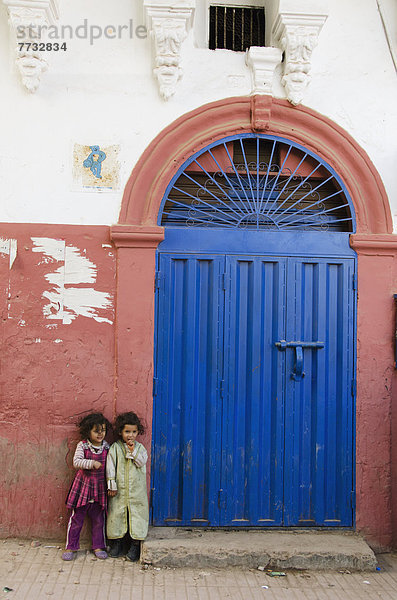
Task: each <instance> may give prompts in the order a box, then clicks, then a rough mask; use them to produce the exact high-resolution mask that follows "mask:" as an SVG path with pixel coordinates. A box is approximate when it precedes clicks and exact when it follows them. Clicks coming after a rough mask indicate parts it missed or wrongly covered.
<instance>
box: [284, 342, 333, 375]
mask: <svg viewBox="0 0 397 600" xmlns="http://www.w3.org/2000/svg"><path fill="white" fill-rule="evenodd" d="M275 345H276V346H277V348H278V349H279V350H285V349H286V348H294V349H295V365H294V370H293V371H292V373H291V378H292V379H295V381H301V380H302V379H303V377H304V376H305V373H304V372H303V348H311V349H312V350H319V349H320V348H324V342H287V341H286V340H280V341H279V342H275Z"/></svg>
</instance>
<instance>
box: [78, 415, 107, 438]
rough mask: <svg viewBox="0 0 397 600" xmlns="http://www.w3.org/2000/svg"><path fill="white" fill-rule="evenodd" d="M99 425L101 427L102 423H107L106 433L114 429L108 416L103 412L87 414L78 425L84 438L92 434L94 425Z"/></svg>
mask: <svg viewBox="0 0 397 600" xmlns="http://www.w3.org/2000/svg"><path fill="white" fill-rule="evenodd" d="M95 425H97V426H98V427H100V426H101V425H105V427H106V433H108V432H109V430H111V429H112V425H111V423H110V422H109V421H108V420H107V418H106V417H104V416H103V414H102V413H90V414H89V415H86V416H85V417H83V418H82V419H80V421H79V422H78V423H77V427H78V428H79V431H80V435H81V438H82V439H86V438H88V437H89V436H90V431H91V429H92V428H93V427H95Z"/></svg>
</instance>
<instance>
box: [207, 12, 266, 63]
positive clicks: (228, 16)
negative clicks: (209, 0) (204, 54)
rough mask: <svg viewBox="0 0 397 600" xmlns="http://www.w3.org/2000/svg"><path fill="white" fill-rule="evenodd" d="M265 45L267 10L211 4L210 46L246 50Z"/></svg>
mask: <svg viewBox="0 0 397 600" xmlns="http://www.w3.org/2000/svg"><path fill="white" fill-rule="evenodd" d="M264 45H265V11H264V9H263V8H249V7H242V6H239V7H237V6H210V31H209V48H210V50H215V49H216V48H224V49H226V50H234V51H235V52H245V50H246V49H247V48H250V46H264Z"/></svg>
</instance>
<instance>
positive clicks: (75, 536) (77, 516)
mask: <svg viewBox="0 0 397 600" xmlns="http://www.w3.org/2000/svg"><path fill="white" fill-rule="evenodd" d="M86 515H87V516H88V517H89V518H90V519H91V529H92V548H93V549H94V550H97V549H99V548H101V549H102V548H105V547H106V543H105V511H104V510H103V508H102V506H101V505H100V504H98V502H89V503H88V504H86V505H85V506H79V507H78V508H74V509H73V510H72V514H71V515H70V519H69V523H68V531H67V534H66V550H78V549H79V548H80V532H81V528H82V527H83V523H84V519H85V516H86Z"/></svg>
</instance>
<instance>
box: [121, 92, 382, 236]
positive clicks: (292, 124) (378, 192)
mask: <svg viewBox="0 0 397 600" xmlns="http://www.w3.org/2000/svg"><path fill="white" fill-rule="evenodd" d="M261 103H263V106H264V107H266V108H265V109H266V115H267V117H266V124H265V129H264V130H263V132H264V133H268V134H271V135H277V136H280V137H285V138H288V139H289V140H291V141H293V142H297V143H298V144H300V145H302V146H304V147H306V148H307V149H308V150H310V151H312V152H313V153H315V154H317V155H318V156H319V157H320V158H322V159H323V160H325V161H326V162H327V163H328V164H329V165H330V166H331V167H332V168H333V169H334V170H335V171H336V173H338V175H339V176H340V177H341V178H342V180H343V182H344V184H345V186H346V188H347V190H348V192H349V194H350V197H351V199H352V202H353V205H354V207H355V212H356V219H357V233H359V234H371V233H372V234H380V233H391V232H392V218H391V213H390V208H389V202H388V198H387V194H386V191H385V189H384V186H383V183H382V181H381V179H380V176H379V174H378V172H377V171H376V169H375V167H374V165H373V164H372V162H371V161H370V159H369V157H368V156H367V154H366V153H365V152H364V150H363V149H362V148H361V147H360V146H359V145H358V144H357V142H356V141H355V140H354V139H353V138H352V137H351V136H350V135H349V134H348V133H347V132H346V131H344V130H343V129H342V128H341V127H339V126H338V125H336V124H335V123H334V122H333V121H331V120H330V119H328V118H327V117H324V116H323V115H320V114H319V113H316V112H315V111H313V110H311V109H309V108H307V107H302V106H301V107H292V106H291V105H290V104H289V102H287V101H285V100H278V99H271V98H269V97H266V96H263V97H259V96H257V97H256V102H255V106H256V110H258V107H259V110H260V108H261ZM253 106H254V104H253V103H252V101H251V98H249V97H237V98H228V99H226V100H220V101H218V102H213V103H211V104H207V105H205V106H202V107H200V108H197V109H195V110H193V111H192V112H189V113H187V114H185V115H182V116H181V117H180V118H179V119H177V120H176V121H174V122H173V123H171V125H169V126H168V127H167V128H165V129H164V130H163V131H162V132H161V133H160V134H159V135H158V136H157V137H156V138H155V139H154V140H153V141H152V143H151V144H150V145H149V146H148V148H147V149H146V150H145V152H144V153H143V155H142V157H141V158H140V160H139V161H138V163H137V165H136V166H135V168H134V169H133V171H132V173H131V176H130V178H129V180H128V182H127V185H126V187H125V191H124V195H123V201H122V207H121V211H120V217H119V222H118V223H119V225H130V226H131V225H133V226H138V227H139V226H141V227H142V226H144V227H153V226H156V224H157V216H158V212H159V208H160V205H161V201H162V198H163V196H164V193H165V190H166V188H167V185H168V184H169V182H170V180H171V179H172V177H173V176H174V175H175V173H176V172H177V171H178V169H179V168H180V167H181V165H182V164H183V163H184V162H185V160H187V159H188V158H189V157H190V156H191V155H192V154H194V153H195V152H197V151H199V150H201V149H203V148H205V146H207V145H208V144H210V143H211V142H215V141H216V140H218V139H221V138H224V137H226V136H229V135H235V134H239V133H245V132H251V131H252V122H253V120H252V114H251V111H252V107H253Z"/></svg>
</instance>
